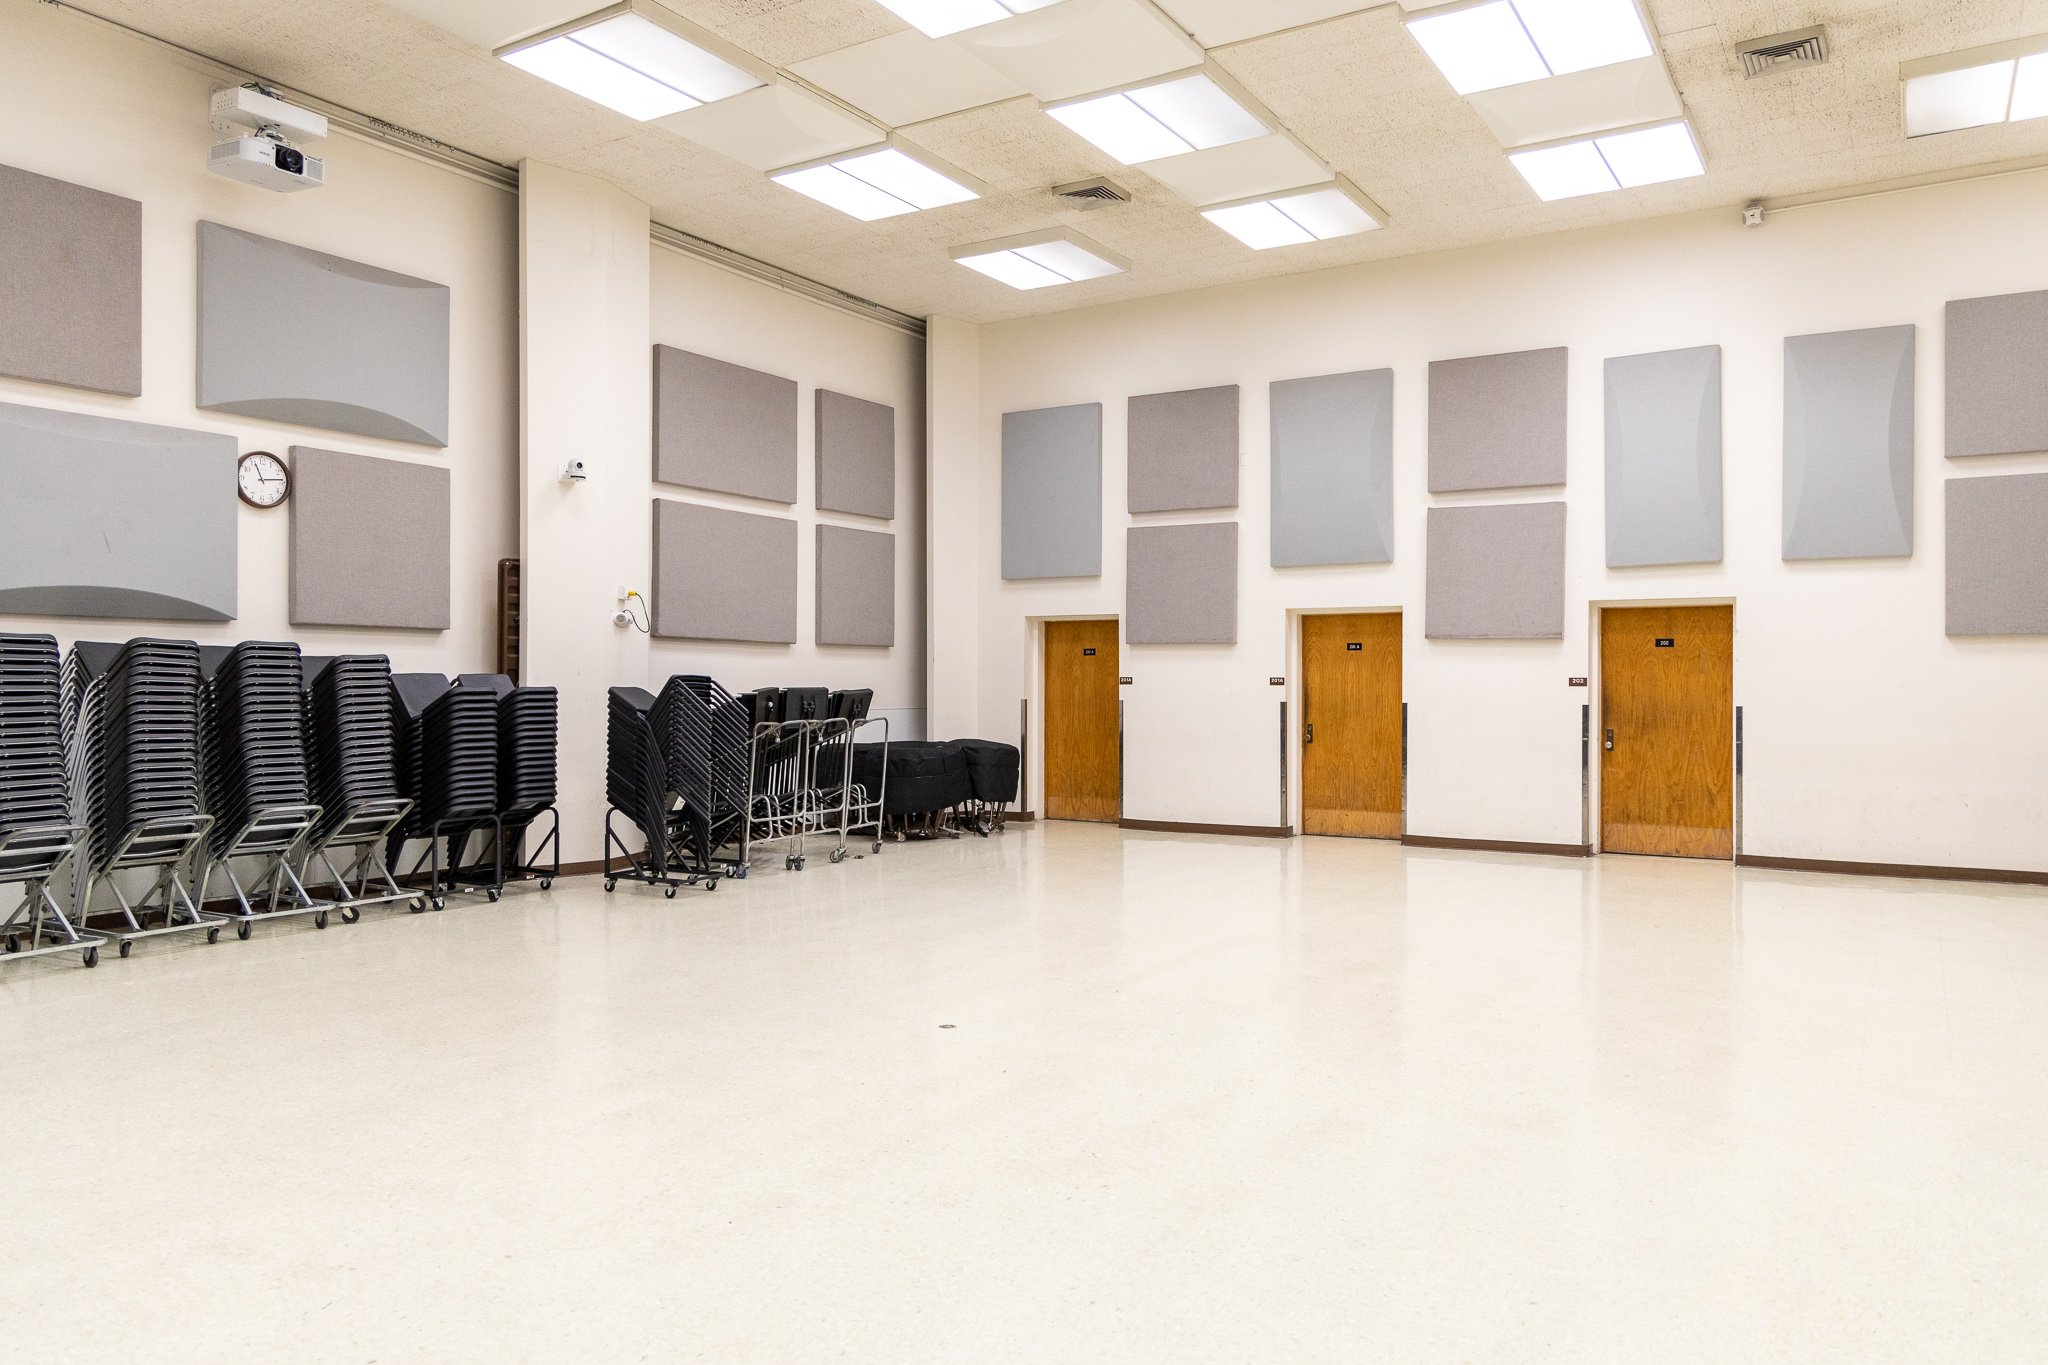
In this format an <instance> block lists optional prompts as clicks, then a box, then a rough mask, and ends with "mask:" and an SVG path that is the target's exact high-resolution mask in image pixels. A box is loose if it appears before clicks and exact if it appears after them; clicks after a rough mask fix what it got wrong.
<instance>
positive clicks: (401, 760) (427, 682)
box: [386, 673, 449, 864]
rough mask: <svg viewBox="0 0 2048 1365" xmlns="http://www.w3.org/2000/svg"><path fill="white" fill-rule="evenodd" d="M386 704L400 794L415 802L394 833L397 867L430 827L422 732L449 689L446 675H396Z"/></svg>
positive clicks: (392, 854) (393, 855) (393, 858)
mask: <svg viewBox="0 0 2048 1365" xmlns="http://www.w3.org/2000/svg"><path fill="white" fill-rule="evenodd" d="M390 678H391V687H390V691H389V693H388V694H387V696H386V705H388V706H389V707H390V709H391V751H392V762H393V764H394V767H395V769H396V776H397V778H398V794H399V795H400V796H403V797H405V798H406V799H407V800H409V801H411V802H412V803H413V804H412V810H411V811H410V812H409V813H408V814H407V816H406V818H405V821H404V822H403V823H402V824H400V825H399V826H398V828H396V829H394V830H393V831H392V832H391V846H390V849H389V852H388V856H389V857H390V860H391V862H392V863H393V864H396V863H397V861H398V851H399V849H400V848H401V847H402V846H403V845H404V843H405V841H406V840H407V839H412V838H418V837H420V836H421V835H422V834H423V833H424V831H425V829H426V828H427V825H428V823H429V822H428V821H426V820H425V818H424V817H425V814H426V811H425V809H424V806H423V801H422V798H423V797H424V795H425V793H424V791H423V786H424V783H425V780H426V779H425V777H424V775H423V770H422V748H421V744H422V741H421V731H422V729H423V728H424V726H425V724H426V717H427V707H428V705H429V704H431V703H432V702H433V701H434V699H435V698H436V697H439V696H440V695H441V694H442V693H443V692H446V691H447V690H448V688H449V682H448V677H447V675H446V674H443V673H393V674H391V675H390Z"/></svg>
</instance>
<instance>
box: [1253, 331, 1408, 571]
mask: <svg viewBox="0 0 2048 1365" xmlns="http://www.w3.org/2000/svg"><path fill="white" fill-rule="evenodd" d="M1271 407H1272V423H1273V471H1272V473H1273V524H1272V534H1273V541H1272V551H1273V554H1272V558H1273V567H1274V568H1276V569H1277V568H1285V567H1289V566H1292V565H1300V564H1386V563H1390V562H1391V561H1392V560H1393V558H1394V372H1393V371H1392V370H1360V371H1358V372H1357V373H1355V374H1326V375H1322V376H1319V377H1317V378H1314V379H1283V380H1281V381H1280V382H1279V383H1276V384H1274V385H1273V386H1272V389H1271Z"/></svg>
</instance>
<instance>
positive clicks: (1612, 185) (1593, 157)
mask: <svg viewBox="0 0 2048 1365" xmlns="http://www.w3.org/2000/svg"><path fill="white" fill-rule="evenodd" d="M1508 160H1509V161H1512V162H1513V163H1514V164H1515V169H1516V170H1518V171H1520V172H1521V173H1522V178H1523V179H1524V180H1526V181H1528V182H1529V188H1530V189H1532V190H1535V191H1536V195H1537V197H1538V198H1539V199H1542V200H1543V201H1545V202H1546V203H1548V202H1550V201H1553V200H1557V199H1576V198H1578V197H1579V196H1580V195H1585V194H1601V193H1604V192H1606V191H1608V190H1632V189H1637V188H1639V187H1641V186H1644V185H1659V184H1662V183H1664V182H1665V181H1667V180H1685V179H1688V178H1690V177H1692V176H1696V175H1705V174H1706V166H1705V164H1704V163H1703V162H1701V160H1700V150H1699V146H1698V144H1697V143H1695V142H1694V141H1693V137H1692V129H1691V127H1690V126H1689V125H1687V124H1685V123H1683V122H1679V123H1662V124H1658V125H1657V126H1656V127H1654V128H1636V129H1632V130H1631V131H1629V132H1625V133H1608V134H1606V135H1605V136H1603V137H1594V138H1586V139H1584V140H1583V141H1579V142H1567V143H1564V144H1562V145H1560V146H1556V147H1538V148H1536V149H1534V150H1533V151H1527V152H1509V153H1508Z"/></svg>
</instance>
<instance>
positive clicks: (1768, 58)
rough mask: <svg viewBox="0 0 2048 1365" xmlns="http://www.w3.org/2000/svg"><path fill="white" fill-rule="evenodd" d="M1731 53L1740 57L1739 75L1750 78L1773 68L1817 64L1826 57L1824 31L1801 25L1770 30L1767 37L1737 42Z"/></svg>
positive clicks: (1790, 68)
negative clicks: (1779, 31)
mask: <svg viewBox="0 0 2048 1365" xmlns="http://www.w3.org/2000/svg"><path fill="white" fill-rule="evenodd" d="M1735 55H1736V56H1738V57H1740V58H1742V75H1743V78H1744V79H1745V80H1752V81H1753V80H1755V79H1756V78H1757V77H1758V76H1768V75H1770V74H1771V73H1772V72H1773V71H1790V70H1793V69H1795V68H1797V67H1802V66H1819V65H1820V64H1821V63H1822V62H1824V61H1826V60H1827V59H1828V31H1827V29H1825V28H1822V27H1814V28H1802V29H1795V30H1793V31H1792V32H1790V33H1773V34H1772V35H1771V36H1770V37H1768V38H1752V39H1750V40H1749V41H1748V42H1746V43H1740V44H1738V45H1737V46H1736V48H1735Z"/></svg>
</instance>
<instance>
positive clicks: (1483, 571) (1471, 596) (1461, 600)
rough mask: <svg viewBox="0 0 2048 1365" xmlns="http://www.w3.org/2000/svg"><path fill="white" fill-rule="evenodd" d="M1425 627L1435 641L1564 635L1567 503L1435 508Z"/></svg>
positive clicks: (1431, 523)
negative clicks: (1565, 511)
mask: <svg viewBox="0 0 2048 1365" xmlns="http://www.w3.org/2000/svg"><path fill="white" fill-rule="evenodd" d="M1423 599H1424V609H1425V623H1424V626H1423V631H1422V633H1423V634H1424V635H1425V636H1426V637H1428V638H1429V639H1432V640H1561V639H1563V638H1564V504H1563V503H1561V502H1524V503H1508V504H1505V505H1502V506H1493V507H1432V508H1430V509H1429V565H1428V582H1427V583H1426V584H1425V585H1424V590H1423Z"/></svg>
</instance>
